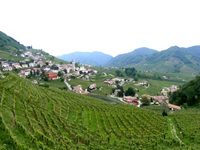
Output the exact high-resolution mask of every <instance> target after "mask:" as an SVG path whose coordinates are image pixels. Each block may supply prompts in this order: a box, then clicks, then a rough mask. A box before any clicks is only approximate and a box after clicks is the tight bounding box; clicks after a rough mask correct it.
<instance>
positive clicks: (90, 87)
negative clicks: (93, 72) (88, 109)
mask: <svg viewBox="0 0 200 150" xmlns="http://www.w3.org/2000/svg"><path fill="white" fill-rule="evenodd" d="M96 86H97V85H96V84H91V85H90V86H89V89H90V90H95V89H96Z"/></svg>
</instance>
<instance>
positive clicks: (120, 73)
mask: <svg viewBox="0 0 200 150" xmlns="http://www.w3.org/2000/svg"><path fill="white" fill-rule="evenodd" d="M115 73H116V75H117V76H118V77H124V74H123V73H122V72H121V71H120V70H116V71H115Z"/></svg>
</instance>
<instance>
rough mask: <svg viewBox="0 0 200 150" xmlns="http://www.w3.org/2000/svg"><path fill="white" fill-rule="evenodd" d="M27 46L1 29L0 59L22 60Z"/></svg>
mask: <svg viewBox="0 0 200 150" xmlns="http://www.w3.org/2000/svg"><path fill="white" fill-rule="evenodd" d="M24 51H25V46H24V45H22V44H20V43H19V42H18V41H16V40H15V39H14V38H12V37H10V36H8V35H6V34H5V33H3V32H1V31H0V60H20V59H21V58H22V57H20V54H21V53H22V52H24Z"/></svg>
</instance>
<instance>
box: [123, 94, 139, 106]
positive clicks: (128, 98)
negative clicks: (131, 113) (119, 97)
mask: <svg viewBox="0 0 200 150" xmlns="http://www.w3.org/2000/svg"><path fill="white" fill-rule="evenodd" d="M123 100H124V101H125V102H126V103H129V104H131V103H132V104H133V105H138V104H139V102H138V99H137V97H133V96H124V97H123Z"/></svg>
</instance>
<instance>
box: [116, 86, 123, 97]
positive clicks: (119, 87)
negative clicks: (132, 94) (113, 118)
mask: <svg viewBox="0 0 200 150" xmlns="http://www.w3.org/2000/svg"><path fill="white" fill-rule="evenodd" d="M117 89H120V92H118V93H117V96H118V97H123V96H124V89H123V87H122V86H119V85H118V86H117Z"/></svg>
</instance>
